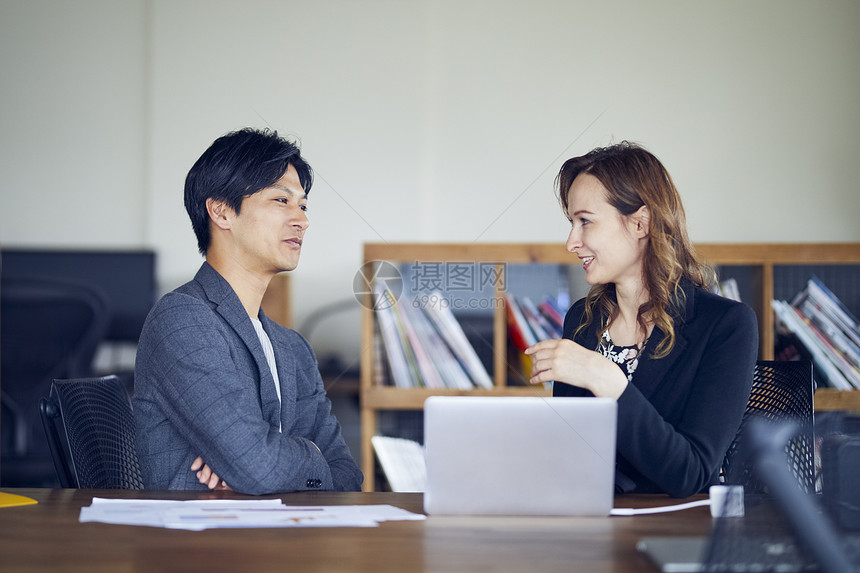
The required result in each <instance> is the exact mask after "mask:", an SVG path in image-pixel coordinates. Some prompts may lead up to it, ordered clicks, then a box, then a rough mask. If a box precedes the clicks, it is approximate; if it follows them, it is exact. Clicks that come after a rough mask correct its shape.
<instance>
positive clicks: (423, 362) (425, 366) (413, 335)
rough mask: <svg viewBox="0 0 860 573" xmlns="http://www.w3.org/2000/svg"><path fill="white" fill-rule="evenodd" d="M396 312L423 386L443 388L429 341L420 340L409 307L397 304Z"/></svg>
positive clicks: (444, 385)
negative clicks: (413, 355)
mask: <svg viewBox="0 0 860 573" xmlns="http://www.w3.org/2000/svg"><path fill="white" fill-rule="evenodd" d="M396 311H397V315H398V316H399V317H400V320H401V322H402V323H403V330H404V331H405V332H406V338H407V339H408V343H409V345H410V347H411V348H412V352H413V353H414V354H415V361H416V362H417V363H418V371H419V372H420V373H421V379H422V380H423V381H424V386H426V387H427V388H433V389H439V388H445V387H446V384H445V382H444V381H443V380H442V376H441V375H440V374H439V371H438V370H437V369H436V366H435V365H434V363H433V358H432V357H431V356H430V354H429V351H428V350H429V348H428V347H429V341H426V340H422V338H421V336H419V334H418V329H417V328H416V326H415V324H414V323H413V320H414V318H413V317H412V315H411V313H410V309H409V305H407V304H399V305H397V306H396Z"/></svg>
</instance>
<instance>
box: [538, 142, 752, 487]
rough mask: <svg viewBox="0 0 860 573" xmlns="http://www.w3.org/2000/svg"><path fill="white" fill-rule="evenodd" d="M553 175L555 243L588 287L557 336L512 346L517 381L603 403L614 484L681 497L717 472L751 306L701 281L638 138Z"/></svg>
mask: <svg viewBox="0 0 860 573" xmlns="http://www.w3.org/2000/svg"><path fill="white" fill-rule="evenodd" d="M556 186H557V191H558V195H559V200H560V202H561V205H562V208H563V209H564V212H565V214H566V215H567V218H568V219H569V220H570V223H571V230H570V235H569V236H568V239H567V243H566V247H567V250H568V251H570V252H571V253H573V254H574V255H576V256H577V257H579V260H580V261H581V262H582V266H583V268H584V270H585V278H586V281H587V282H588V284H590V285H592V286H591V290H590V292H589V293H588V296H586V297H585V298H584V299H582V300H580V301H578V302H576V303H575V304H574V305H573V306H572V307H571V308H570V310H569V311H568V313H567V316H566V317H565V320H564V335H563V338H561V339H557V340H545V341H543V342H539V343H538V344H536V345H534V346H532V347H530V348H529V349H528V350H526V353H527V354H530V355H531V356H532V374H531V380H530V382H532V383H534V384H537V383H542V382H548V381H551V380H553V381H555V384H554V385H553V395H554V396H600V397H608V398H613V399H615V400H617V403H618V443H617V452H616V475H615V489H616V492H617V493H631V492H637V493H638V492H651V493H653V492H662V493H668V494H669V495H672V496H674V497H687V496H689V495H692V494H695V493H697V492H700V491H702V490H704V489H706V488H707V487H708V486H709V485H712V484H715V483H718V479H719V469H720V464H721V462H722V460H723V457H724V456H725V452H726V450H727V449H728V447H729V445H730V443H731V441H732V439H733V438H734V436H735V433H736V432H737V429H738V426H739V425H740V421H741V418H742V416H743V413H744V410H745V408H746V403H747V400H748V398H749V394H750V387H751V385H752V375H753V367H754V365H755V360H756V355H757V347H758V330H757V323H756V317H755V314H754V313H753V311H752V309H750V308H749V307H748V306H746V305H744V304H742V303H738V302H734V301H730V300H728V299H725V298H722V297H720V296H718V295H715V294H712V293H711V292H710V291H709V290H708V286H709V285H710V284H711V283H712V281H713V273H712V272H711V271H710V270H709V268H708V267H706V266H705V265H703V264H702V263H701V262H700V261H699V260H698V259H697V257H696V254H695V251H694V249H693V246H692V244H691V242H690V239H689V237H688V235H687V229H686V219H685V216H684V207H683V205H682V204H681V197H680V195H679V194H678V191H677V189H676V188H675V185H674V183H673V182H672V178H671V177H670V176H669V174H668V172H667V171H666V169H665V168H664V167H663V165H662V164H661V163H660V161H659V160H658V159H657V158H656V157H655V156H654V155H652V154H651V153H650V152H648V151H646V150H645V149H644V148H642V147H640V146H638V145H636V144H633V143H629V142H626V141H625V142H621V143H619V144H617V145H613V146H610V147H606V148H598V149H594V150H593V151H591V152H589V153H588V154H586V155H583V156H581V157H574V158H572V159H569V160H567V161H566V162H565V163H564V165H562V168H561V170H560V172H559V174H558V177H557V178H556Z"/></svg>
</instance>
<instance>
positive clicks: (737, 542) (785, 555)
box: [704, 514, 860, 573]
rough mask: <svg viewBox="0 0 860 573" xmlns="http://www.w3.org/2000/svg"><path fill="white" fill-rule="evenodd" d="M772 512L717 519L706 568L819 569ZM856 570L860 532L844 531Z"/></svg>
mask: <svg viewBox="0 0 860 573" xmlns="http://www.w3.org/2000/svg"><path fill="white" fill-rule="evenodd" d="M774 517H775V516H773V515H767V516H763V515H755V514H754V515H752V516H751V515H749V514H748V515H747V517H746V518H731V517H729V518H723V519H718V520H716V521H718V522H720V523H715V528H714V534H713V537H712V539H711V543H710V546H709V547H708V550H707V552H706V564H705V567H704V570H705V571H709V572H714V573H716V572H724V571H725V572H731V573H765V572H771V571H774V572H779V573H799V572H806V571H818V570H819V567H818V565H817V564H816V563H815V562H814V561H813V560H812V559H811V558H810V557H809V556H807V555H806V554H805V552H804V550H803V549H802V548H801V547H799V546H798V545H797V543H796V542H795V541H794V538H793V536H791V535H790V534H789V533H788V531H787V530H786V529H785V526H784V523H783V521H782V520H781V519H779V518H776V519H774ZM839 541H840V543H841V544H842V546H843V548H844V550H845V555H846V557H848V561H849V562H850V563H851V564H852V565H853V566H854V567H853V570H854V571H856V572H858V573H860V535H858V534H856V533H854V534H842V535H841V536H840V539H839Z"/></svg>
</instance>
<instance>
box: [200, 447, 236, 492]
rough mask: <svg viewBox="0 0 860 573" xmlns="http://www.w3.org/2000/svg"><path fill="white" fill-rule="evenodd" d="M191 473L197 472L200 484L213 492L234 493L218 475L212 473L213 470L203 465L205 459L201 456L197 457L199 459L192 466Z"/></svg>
mask: <svg viewBox="0 0 860 573" xmlns="http://www.w3.org/2000/svg"><path fill="white" fill-rule="evenodd" d="M191 471H193V472H197V479H198V480H200V483H202V484H203V485H205V486H206V487H208V488H209V489H211V490H216V489H220V490H226V491H233V490H232V489H231V488H230V486H229V485H227V484H226V483H225V482H224V480H222V479H220V478H219V477H218V475H217V474H216V473H215V472H213V471H212V468H210V467H209V466H207V465H206V464H205V463H203V458H201V457H200V456H197V459H196V460H194V462H193V463H192V464H191Z"/></svg>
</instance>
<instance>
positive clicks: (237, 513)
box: [80, 498, 425, 531]
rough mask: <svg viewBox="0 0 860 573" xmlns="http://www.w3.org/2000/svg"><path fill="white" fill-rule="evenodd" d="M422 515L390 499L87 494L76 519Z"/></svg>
mask: <svg viewBox="0 0 860 573" xmlns="http://www.w3.org/2000/svg"><path fill="white" fill-rule="evenodd" d="M422 519H425V516H424V515H422V514H417V513H412V512H409V511H406V510H404V509H401V508H399V507H394V506H392V505H327V506H288V505H284V503H283V502H282V501H281V500H280V499H254V500H231V499H217V500H189V501H173V500H159V499H149V500H143V499H136V500H128V499H105V498H93V502H92V505H90V506H89V507H83V508H81V514H80V521H81V522H100V523H112V524H121V525H145V526H150V527H166V528H170V529H187V530H192V531H201V530H203V529H212V528H226V527H231V528H237V527H376V526H377V525H378V524H379V522H382V521H390V520H422Z"/></svg>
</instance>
